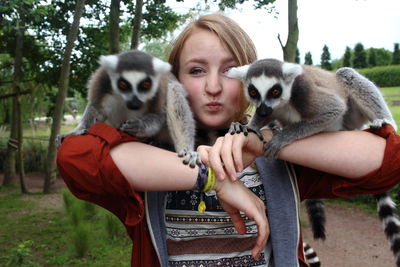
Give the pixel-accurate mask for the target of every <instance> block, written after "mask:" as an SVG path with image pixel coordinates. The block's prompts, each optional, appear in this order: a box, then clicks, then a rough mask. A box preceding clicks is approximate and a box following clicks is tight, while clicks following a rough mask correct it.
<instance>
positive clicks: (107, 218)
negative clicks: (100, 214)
mask: <svg viewBox="0 0 400 267" xmlns="http://www.w3.org/2000/svg"><path fill="white" fill-rule="evenodd" d="M104 224H105V230H106V233H107V236H108V238H110V239H111V240H117V239H118V238H120V237H122V236H123V235H124V234H125V233H124V231H123V226H122V224H121V222H120V221H119V220H118V218H117V217H116V216H115V215H114V214H112V213H110V212H106V213H105V214H104Z"/></svg>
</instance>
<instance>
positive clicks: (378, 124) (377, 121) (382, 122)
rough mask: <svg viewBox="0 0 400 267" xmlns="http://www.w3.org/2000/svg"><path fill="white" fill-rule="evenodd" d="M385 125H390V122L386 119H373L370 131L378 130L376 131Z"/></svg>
mask: <svg viewBox="0 0 400 267" xmlns="http://www.w3.org/2000/svg"><path fill="white" fill-rule="evenodd" d="M386 124H391V122H390V121H389V120H388V119H375V120H374V121H373V122H372V123H371V125H370V127H371V129H374V130H378V129H380V128H382V127H383V126H385V125H386Z"/></svg>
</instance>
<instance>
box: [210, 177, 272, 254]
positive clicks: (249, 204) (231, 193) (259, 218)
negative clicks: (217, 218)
mask: <svg viewBox="0 0 400 267" xmlns="http://www.w3.org/2000/svg"><path fill="white" fill-rule="evenodd" d="M214 189H215V191H216V193H217V196H218V200H219V202H220V203H221V205H222V207H223V208H224V210H225V211H226V212H227V213H228V214H229V215H230V216H231V218H232V223H233V225H234V226H235V228H236V230H237V231H238V233H239V234H245V233H246V225H245V222H244V219H243V218H242V216H240V211H242V212H243V213H244V214H245V215H246V216H247V217H249V218H250V219H251V220H252V221H254V222H255V223H256V224H257V229H258V237H257V241H256V244H255V246H254V248H253V250H252V256H253V258H254V259H258V257H259V255H260V253H261V252H262V251H263V250H264V248H265V245H266V243H267V240H268V237H269V225H268V220H267V217H266V215H265V205H264V202H263V201H262V200H261V199H260V198H258V197H257V196H256V195H255V194H254V193H253V192H251V191H250V190H249V189H248V188H247V187H246V186H245V185H244V184H243V183H242V182H241V181H235V182H232V181H230V180H229V179H226V180H224V181H219V180H218V179H217V182H216V184H215V187H214Z"/></svg>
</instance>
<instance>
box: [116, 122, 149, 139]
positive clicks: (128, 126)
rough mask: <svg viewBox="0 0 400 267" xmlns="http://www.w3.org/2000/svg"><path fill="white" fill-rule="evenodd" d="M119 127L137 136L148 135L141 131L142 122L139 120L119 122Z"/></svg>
mask: <svg viewBox="0 0 400 267" xmlns="http://www.w3.org/2000/svg"><path fill="white" fill-rule="evenodd" d="M119 129H120V130H121V131H123V132H125V133H127V134H129V135H132V136H135V137H139V138H143V137H148V136H147V135H146V134H145V132H144V131H143V127H142V124H141V122H140V121H139V120H127V121H125V122H124V123H122V124H121V126H120V127H119Z"/></svg>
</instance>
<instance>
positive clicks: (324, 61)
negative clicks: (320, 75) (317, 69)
mask: <svg viewBox="0 0 400 267" xmlns="http://www.w3.org/2000/svg"><path fill="white" fill-rule="evenodd" d="M321 68H323V69H325V70H332V63H331V53H330V52H329V48H328V46H327V45H324V47H323V48H322V55H321Z"/></svg>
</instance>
